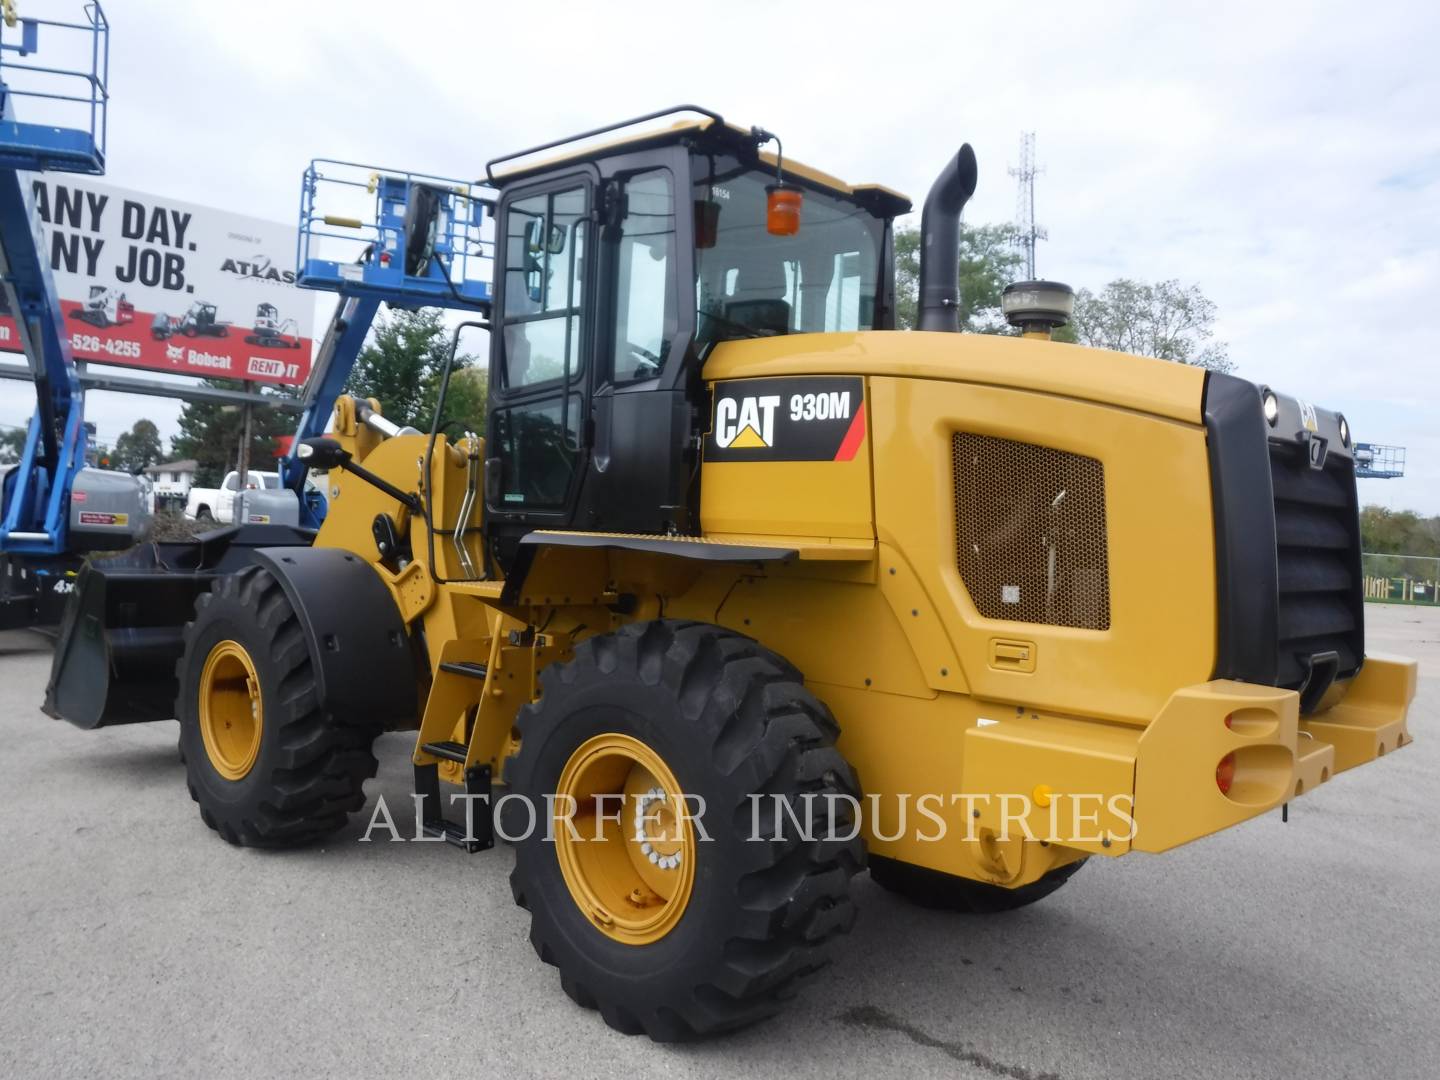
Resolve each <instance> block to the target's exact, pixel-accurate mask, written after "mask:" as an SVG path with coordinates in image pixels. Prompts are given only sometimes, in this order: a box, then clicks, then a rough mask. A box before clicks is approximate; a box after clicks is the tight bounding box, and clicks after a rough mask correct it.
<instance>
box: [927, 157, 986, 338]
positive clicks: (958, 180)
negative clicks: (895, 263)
mask: <svg viewBox="0 0 1440 1080" xmlns="http://www.w3.org/2000/svg"><path fill="white" fill-rule="evenodd" d="M976 176H977V173H976V168H975V151H974V150H972V149H970V144H969V143H966V144H965V145H964V146H962V147H960V152H959V153H958V154H956V155H955V156H954V157H953V158H951V159H950V162H949V164H947V165H946V166H945V168H944V170H943V171H942V172H941V173H940V175H939V176H938V177H937V178H936V179H935V183H934V184H933V185H931V187H930V194H929V195H926V196H925V209H924V211H923V212H922V213H921V215H920V326H919V329H921V330H942V331H946V332H948V333H951V334H954V333H958V332H959V330H960V212H961V211H962V210H964V209H965V204H966V203H967V202H969V201H970V196H971V195H973V194H975V180H976Z"/></svg>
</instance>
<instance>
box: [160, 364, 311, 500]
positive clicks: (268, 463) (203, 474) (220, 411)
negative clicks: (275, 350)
mask: <svg viewBox="0 0 1440 1080" xmlns="http://www.w3.org/2000/svg"><path fill="white" fill-rule="evenodd" d="M203 385H205V386H210V387H215V388H217V389H223V390H239V389H242V384H240V383H238V382H236V381H235V380H233V379H205V380H203ZM260 392H261V394H262V395H264V396H266V397H273V398H285V397H290V398H293V397H295V392H294V391H293V390H290V389H288V388H283V387H266V388H265V389H263V390H261V391H260ZM295 417H296V414H295V413H294V412H293V411H292V410H287V409H275V408H268V407H264V406H256V407H254V408H253V409H252V419H251V422H250V434H251V441H250V467H251V468H252V469H256V470H265V469H271V468H274V465H273V462H274V460H275V451H276V449H277V443H276V438H277V437H278V436H281V435H290V434H292V433H293V432H294V430H295ZM243 419H244V414H243V412H242V410H241V407H240V406H238V405H220V404H217V403H215V402H209V401H192V402H189V403H187V404H186V406H185V408H184V409H182V410H181V411H180V422H179V427H180V433H179V434H178V435H176V436H175V437H174V438H173V439H171V441H170V455H171V457H175V458H194V459H195V463H196V469H195V485H196V486H197V487H219V486H220V482H221V481H222V480H224V478H225V474H226V473H227V472H229V471H230V470H231V469H233V468H235V465H236V462H237V461H238V460H239V453H240V428H241V423H242V421H243Z"/></svg>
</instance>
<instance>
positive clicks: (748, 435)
mask: <svg viewBox="0 0 1440 1080" xmlns="http://www.w3.org/2000/svg"><path fill="white" fill-rule="evenodd" d="M779 407H780V395H779V394H766V395H765V396H764V397H742V398H730V397H723V398H721V399H720V400H719V401H717V402H716V403H715V445H716V446H718V447H720V448H721V449H734V450H758V449H762V448H765V447H771V446H774V445H775V410H776V409H778V408H779Z"/></svg>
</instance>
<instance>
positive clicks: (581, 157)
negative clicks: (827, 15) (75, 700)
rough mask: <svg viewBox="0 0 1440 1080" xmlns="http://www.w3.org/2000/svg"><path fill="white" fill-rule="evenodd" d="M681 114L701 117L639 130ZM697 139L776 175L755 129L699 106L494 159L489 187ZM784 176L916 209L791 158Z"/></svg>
mask: <svg viewBox="0 0 1440 1080" xmlns="http://www.w3.org/2000/svg"><path fill="white" fill-rule="evenodd" d="M677 113H700V114H701V115H700V116H699V117H691V118H689V119H680V120H673V121H672V122H671V123H670V124H668V125H661V126H651V127H649V128H640V125H642V124H649V123H651V122H658V121H662V120H663V119H665V118H667V117H671V116H674V115H675V114H677ZM627 128H639V130H636V131H628V132H627V131H626V130H625V129H627ZM602 135H609V136H611V137H610V138H606V139H603V140H602V141H600V142H591V141H589V140H592V139H596V138H599V137H600V136H602ZM697 137H699V138H706V139H713V140H714V141H716V142H717V143H719V144H721V145H722V146H723V147H724V148H725V149H727V150H729V151H730V152H732V153H735V154H737V155H738V156H740V157H742V158H743V157H746V156H748V157H750V158H751V159H753V160H754V161H755V162H756V163H757V164H758V165H761V166H764V167H768V168H771V169H773V168H774V167H775V163H776V155H775V154H773V153H771V152H769V151H763V152H757V150H756V136H755V134H754V132H753V131H752V130H751V129H748V128H744V127H740V126H739V125H737V124H731V123H729V122H727V121H726V120H725V118H724V117H722V116H720V115H719V114H718V113H714V112H711V111H710V110H709V109H702V108H700V107H699V106H696V105H680V106H676V107H675V108H673V109H664V110H661V111H660V112H655V113H649V114H647V115H645V116H638V117H635V118H633V119H631V120H624V121H621V122H620V123H617V124H608V125H606V126H605V127H601V128H595V129H593V130H591V131H585V132H581V133H580V134H578V135H571V136H568V137H566V138H564V139H556V140H554V141H553V142H548V143H542V144H541V145H539V146H534V147H531V148H530V149H528V150H520V151H517V152H516V153H513V154H506V155H504V156H502V157H498V158H495V159H493V160H491V161H490V162H488V163H487V164H486V166H485V175H486V181H487V182H488V183H490V184H492V185H494V186H495V187H499V188H504V187H507V186H509V185H511V184H514V183H516V182H518V181H520V180H525V179H528V178H530V177H532V176H535V175H537V174H539V173H542V172H548V171H549V170H551V169H554V168H555V167H556V166H559V165H563V164H566V163H568V162H574V161H588V160H593V159H594V158H598V157H605V156H609V155H612V154H616V153H620V152H622V151H630V150H641V149H645V148H648V147H652V146H665V145H668V144H671V143H678V142H680V141H682V140H684V139H695V138H697ZM547 150H554V151H556V152H555V153H554V154H552V155H550V156H547V157H537V156H536V155H539V154H543V153H544V152H545V151H547ZM527 159H529V160H527ZM502 163H503V167H498V168H497V166H502ZM781 172H782V175H784V176H785V177H786V178H787V179H791V180H796V181H801V182H803V183H805V184H808V185H810V186H812V187H817V188H820V189H822V190H825V191H830V192H833V193H834V194H837V195H840V196H841V197H843V198H846V199H850V200H853V201H855V202H858V203H860V204H861V205H863V206H865V207H866V208H867V209H870V210H872V211H873V212H875V213H877V214H879V215H880V216H882V217H895V216H896V215H898V214H904V213H908V212H909V211H910V209H911V202H910V199H909V198H908V197H907V196H906V195H903V194H901V193H900V192H898V191H895V190H893V189H892V188H888V187H884V186H883V185H881V184H847V183H846V182H845V181H844V180H841V179H840V178H839V177H835V176H831V175H830V174H829V173H827V172H823V171H821V170H820V169H816V168H812V167H811V166H809V165H805V164H803V163H801V162H799V161H796V160H795V159H794V158H792V157H790V156H789V155H788V154H787V155H785V158H784V164H783V168H782V170H781Z"/></svg>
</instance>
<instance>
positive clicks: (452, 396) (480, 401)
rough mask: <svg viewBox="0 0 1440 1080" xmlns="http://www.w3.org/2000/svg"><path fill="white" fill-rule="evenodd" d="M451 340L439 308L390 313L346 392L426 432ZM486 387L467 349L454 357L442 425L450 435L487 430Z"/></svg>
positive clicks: (363, 351)
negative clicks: (374, 401) (377, 404)
mask: <svg viewBox="0 0 1440 1080" xmlns="http://www.w3.org/2000/svg"><path fill="white" fill-rule="evenodd" d="M450 344H451V332H450V331H449V330H447V329H446V327H445V324H444V322H443V321H442V318H441V313H440V312H439V311H438V310H436V309H434V308H422V309H421V310H419V311H404V310H395V311H391V312H390V313H389V314H388V315H387V316H386V317H385V318H383V319H381V320H380V321H379V323H378V324H377V325H376V327H375V330H374V332H373V333H372V334H371V337H370V341H369V342H368V343H367V344H366V346H365V348H363V349H361V350H360V355H359V357H358V358H357V359H356V362H355V370H354V371H352V372H351V373H350V378H349V380H348V381H347V382H346V384H345V392H346V393H349V394H354V395H355V396H356V397H360V398H374V399H375V400H376V401H378V402H380V408H381V410H382V411H383V413H384V415H385V417H386V418H387V419H389V420H393V421H394V422H395V423H397V424H409V425H410V426H412V427H416V428H419V429H420V430H421V431H428V430H430V422H431V419H432V418H433V417H434V415H435V402H436V400H437V398H438V397H439V393H440V379H441V376H442V375H443V373H444V370H445V360H446V358H447V357H448V356H449V355H450ZM487 389H488V385H487V382H486V379H485V375H484V373H483V371H482V370H481V369H480V368H479V366H478V363H477V360H476V358H475V357H474V356H473V355H471V354H469V353H461V354H460V355H458V356H456V357H455V366H454V371H453V373H452V375H451V379H450V387H449V389H448V390H447V391H446V393H445V415H444V416H443V417H442V418H441V422H442V427H444V428H445V429H446V430H447V431H448V432H449V434H451V435H452V436H454V435H459V434H461V433H463V432H465V431H476V432H483V431H484V430H485V404H486V398H487Z"/></svg>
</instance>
